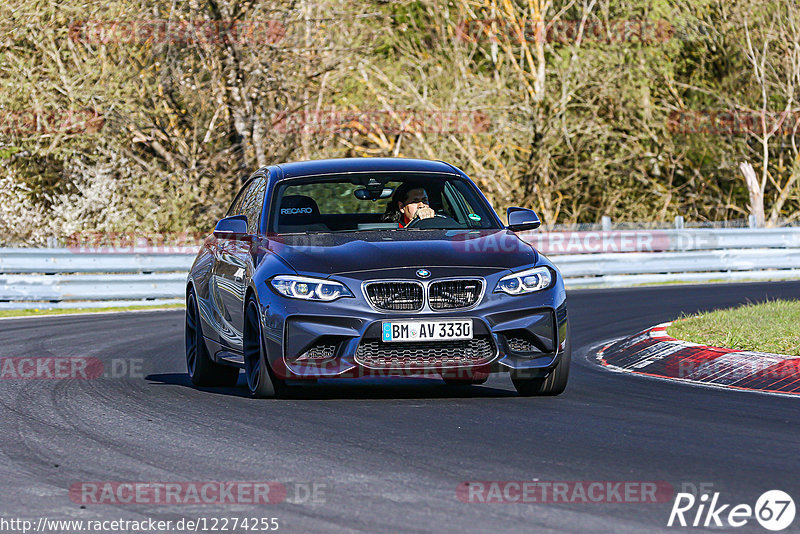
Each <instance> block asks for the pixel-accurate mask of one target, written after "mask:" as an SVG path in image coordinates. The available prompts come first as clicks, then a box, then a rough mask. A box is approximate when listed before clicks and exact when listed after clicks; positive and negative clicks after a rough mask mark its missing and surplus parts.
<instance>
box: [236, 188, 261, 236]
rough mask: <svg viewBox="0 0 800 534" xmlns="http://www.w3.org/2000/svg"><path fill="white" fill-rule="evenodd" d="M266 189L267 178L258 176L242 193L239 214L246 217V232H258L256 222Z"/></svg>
mask: <svg viewBox="0 0 800 534" xmlns="http://www.w3.org/2000/svg"><path fill="white" fill-rule="evenodd" d="M266 190H267V180H266V179H264V177H263V176H259V177H258V178H256V179H255V180H253V181H252V182H251V183H250V187H249V188H248V189H247V192H246V193H245V194H244V201H243V202H242V209H241V214H242V215H244V216H246V217H247V233H248V234H255V233H257V232H258V223H259V221H260V220H261V212H262V211H263V207H264V193H265V192H266Z"/></svg>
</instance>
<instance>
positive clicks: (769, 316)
mask: <svg viewBox="0 0 800 534" xmlns="http://www.w3.org/2000/svg"><path fill="white" fill-rule="evenodd" d="M667 334H669V335H670V336H672V337H674V338H676V339H682V340H684V341H691V342H693V343H700V344H702V345H709V346H712V347H726V348H729V349H736V350H755V351H760V352H774V353H777V354H788V355H792V356H797V355H800V301H795V300H774V301H769V302H765V303H761V304H746V305H743V306H739V307H738V308H731V309H728V310H717V311H713V312H708V313H701V314H698V315H691V316H683V317H681V318H680V320H678V321H676V322H675V323H673V324H672V326H670V327H669V328H667Z"/></svg>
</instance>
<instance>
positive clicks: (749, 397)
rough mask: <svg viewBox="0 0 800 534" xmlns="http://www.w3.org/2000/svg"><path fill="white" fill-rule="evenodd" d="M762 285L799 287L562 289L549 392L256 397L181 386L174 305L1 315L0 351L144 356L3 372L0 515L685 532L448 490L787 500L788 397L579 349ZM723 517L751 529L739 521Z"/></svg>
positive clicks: (799, 286) (428, 384)
mask: <svg viewBox="0 0 800 534" xmlns="http://www.w3.org/2000/svg"><path fill="white" fill-rule="evenodd" d="M776 297H787V298H800V282H787V283H754V284H736V285H712V286H663V287H657V288H634V289H621V290H595V291H586V292H571V293H570V294H569V306H570V315H571V320H572V333H573V336H574V337H573V339H574V346H575V348H576V351H575V354H574V357H573V362H574V363H573V371H572V375H571V377H570V384H569V387H568V389H567V391H566V392H565V393H564V394H563V395H562V396H560V397H555V398H520V397H517V396H516V394H515V393H514V390H513V388H512V386H511V382H510V380H509V378H508V377H507V376H504V375H499V376H496V377H494V376H493V377H492V378H491V379H490V381H489V382H488V383H487V384H486V385H485V386H480V387H455V388H452V387H448V386H445V385H444V384H442V383H441V382H439V381H433V380H425V379H412V380H408V379H406V380H402V379H401V381H399V382H398V381H397V380H387V379H384V380H382V381H380V382H378V383H376V382H369V383H363V382H362V383H357V382H353V381H347V382H342V383H336V382H330V381H329V382H327V383H324V384H321V385H318V386H316V387H314V388H311V389H304V390H303V394H302V395H301V396H299V397H298V398H293V399H289V400H252V399H249V398H247V396H246V394H245V392H244V389H243V388H238V389H215V390H198V389H195V388H193V387H190V385H189V383H188V380H187V378H186V375H185V367H184V362H183V347H182V344H183V337H182V336H183V313H182V311H167V312H151V313H124V314H115V315H98V316H76V317H69V316H62V317H51V318H30V319H15V320H4V321H0V356H2V357H25V356H33V357H47V356H71V357H74V356H83V357H85V356H92V357H96V358H100V359H102V360H103V361H104V362H105V363H106V364H109V363H110V361H111V359H112V358H117V359H123V360H126V359H127V360H129V361H134V362H136V361H138V362H140V363H141V366H142V369H141V371H139V372H134V373H133V374H132V376H127V377H125V378H113V377H108V378H100V379H95V380H3V381H2V383H0V454H2V457H0V481H2V484H0V516H2V517H5V518H28V519H34V520H36V519H38V518H39V517H47V518H49V519H68V518H83V519H98V518H107V519H119V518H125V519H139V520H140V519H143V518H148V517H152V518H159V519H165V520H166V519H169V520H173V521H175V520H178V519H180V518H192V517H206V518H212V517H218V518H219V517H235V516H238V517H244V516H249V517H277V518H279V520H280V525H281V528H280V530H279V531H282V532H351V531H364V532H404V531H413V532H459V531H460V532H654V531H661V530H670V531H672V532H675V531H676V530H681V529H674V528H673V529H667V528H666V522H667V518H668V515H669V511H670V509H671V501H670V502H666V503H661V504H630V503H627V504H568V503H559V504H481V503H464V502H461V501H459V500H458V499H457V498H456V487H457V486H458V485H459V484H460V483H461V482H463V481H467V480H530V479H539V480H540V481H593V480H598V481H619V480H630V481H667V482H669V483H670V484H671V485H672V486H673V487H674V488H675V489H676V490H678V489H680V487H681V486H682V484H686V483H689V484H694V485H699V484H701V483H711V484H713V488H714V491H719V492H721V494H722V495H721V499H722V500H723V501H724V502H728V503H740V502H742V503H749V504H750V505H753V504H755V500H756V498H757V497H758V496H759V495H760V494H761V493H762V492H764V491H766V490H769V489H782V490H784V491H786V492H788V493H789V494H790V495H793V496H794V498H795V501H796V502H798V503H800V462H798V451H799V450H800V404H798V399H792V398H785V397H778V396H769V395H763V394H757V393H748V392H741V391H725V390H716V389H708V388H699V387H693V386H690V385H685V384H678V383H672V382H668V381H662V380H654V379H647V378H642V377H637V376H630V375H626V374H620V373H612V372H609V371H607V370H605V369H603V368H601V367H600V366H598V365H597V364H596V363H594V361H590V360H589V359H587V352H588V351H589V348H590V347H591V346H593V345H596V344H598V343H600V342H601V341H604V340H608V339H610V338H614V337H619V336H623V335H626V334H631V333H634V332H636V331H638V330H641V329H643V328H645V327H648V326H650V325H653V324H656V323H659V322H663V321H666V320H669V319H671V318H674V317H675V316H677V315H678V314H679V313H680V312H693V311H696V310H700V309H712V308H717V307H727V306H730V305H734V304H737V303H742V302H746V301H748V300H750V301H756V300H763V299H765V298H776ZM240 382H241V379H240ZM84 481H131V482H137V481H138V482H147V481H151V482H152V481H161V482H187V481H278V482H282V483H284V484H286V485H287V487H288V488H290V490H292V489H293V488H294V491H296V488H298V487H305V486H303V484H306V483H316V484H317V487H318V489H319V492H320V493H319V494H318V502H316V503H310V502H298V501H303V500H304V499H303V498H302V497H303V496H302V495H301V497H300V498H299V499H298V498H297V496H291V495H290V499H289V501H293V502H289V501H287V502H284V503H281V504H274V505H262V506H259V507H254V506H252V505H227V504H226V505H205V506H202V505H194V504H185V505H152V504H127V505H122V504H120V505H93V504H87V505H85V507H84V508H81V507H80V505H79V504H78V503H75V502H73V501H72V500H70V498H69V496H68V489H69V488H70V486H71V485H72V484H75V483H77V482H84ZM320 485H324V487H321V486H320ZM797 525H800V518H798V519H796V520H795V523H794V526H793V528H794V529H795V530H796V529H797V528H798V527H797ZM693 530H695V531H697V530H698V529H693ZM737 530H738V531H739V532H742V531H760V532H764V530H763V529H761V528H760V527H759V526H758V525H757V524H756V523H755V522H754V521H752V520H751V522H750V524H749V525H748V526H746V527H744V528H741V529H737Z"/></svg>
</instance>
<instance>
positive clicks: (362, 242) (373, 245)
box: [268, 230, 538, 275]
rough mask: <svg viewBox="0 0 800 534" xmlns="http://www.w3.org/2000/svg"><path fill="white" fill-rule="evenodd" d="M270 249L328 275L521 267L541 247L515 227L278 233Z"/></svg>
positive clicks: (300, 269) (296, 264)
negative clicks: (439, 268)
mask: <svg viewBox="0 0 800 534" xmlns="http://www.w3.org/2000/svg"><path fill="white" fill-rule="evenodd" d="M268 246H269V249H270V251H272V252H273V253H275V254H277V255H278V256H279V257H280V258H281V259H283V260H284V261H285V262H286V263H288V264H289V265H290V266H291V267H292V268H293V269H294V270H296V271H297V272H298V273H318V274H324V275H332V274H343V273H356V272H361V271H374V270H378V269H397V268H407V267H416V268H423V267H424V268H431V267H477V268H486V269H493V270H496V269H516V268H520V267H525V266H528V265H532V264H535V263H536V260H537V259H538V255H537V252H536V250H535V249H534V248H533V247H532V246H531V245H529V244H527V243H526V242H524V241H522V240H521V239H520V238H519V237H517V235H516V234H515V233H513V232H511V231H509V230H398V231H375V232H363V231H362V232H344V233H328V234H297V235H276V236H270V237H269V245H268Z"/></svg>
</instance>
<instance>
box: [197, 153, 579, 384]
mask: <svg viewBox="0 0 800 534" xmlns="http://www.w3.org/2000/svg"><path fill="white" fill-rule="evenodd" d="M507 220H508V226H505V225H503V223H502V222H501V220H500V218H499V217H498V216H497V214H496V213H495V212H494V210H493V209H492V207H491V205H490V204H489V202H488V201H487V200H486V198H485V197H484V196H483V194H482V193H481V192H480V190H479V189H478V188H477V187H476V185H475V184H474V183H473V182H472V181H471V180H470V179H469V177H467V175H466V174H464V173H463V172H462V171H460V170H459V169H457V168H456V167H454V166H453V165H450V164H448V163H444V162H440V161H424V160H412V159H397V158H386V159H381V158H354V159H338V160H321V161H308V162H302V163H287V164H282V165H274V166H270V167H264V168H262V169H259V170H258V171H256V172H255V173H254V174H253V175H252V176H251V177H250V178H249V180H248V181H247V182H246V183H245V184H244V186H243V187H242V189H241V191H239V194H238V195H237V196H236V199H235V200H234V201H233V203H232V204H231V206H230V208H229V209H228V212H227V215H226V217H225V218H223V219H221V220H220V221H219V222H218V223H217V225H216V227H215V229H214V233H213V235H210V236H209V237H208V238H207V239H206V240H205V242H204V244H203V246H202V248H201V250H200V252H199V253H198V255H197V258H196V259H195V261H194V264H193V265H192V268H191V271H190V272H189V276H188V279H187V285H186V363H187V368H188V372H189V376H190V377H191V380H192V382H193V383H194V384H195V385H198V386H231V385H235V384H236V382H237V380H238V376H239V370H240V369H244V373H245V376H246V379H247V386H248V389H249V390H250V393H251V394H252V395H253V396H256V397H270V396H282V395H285V394H287V392H289V391H290V390H291V388H293V387H295V386H298V385H302V384H303V383H313V382H315V381H316V380H318V379H335V378H343V377H349V378H352V377H363V376H420V375H426V376H431V375H436V376H441V377H442V379H443V380H444V381H445V383H448V384H480V383H483V382H485V381H486V379H487V378H488V376H489V374H490V373H493V372H509V373H510V374H511V380H512V381H513V383H514V386H515V387H516V389H517V391H518V392H519V394H520V395H558V394H559V393H561V392H562V391H564V388H565V387H566V385H567V378H568V375H569V366H570V336H569V326H568V320H567V304H566V292H565V290H564V283H563V280H562V278H561V275H560V274H559V272H558V270H557V269H556V268H555V267H554V266H553V264H552V263H550V261H548V260H547V258H545V257H544V256H542V255H541V254H539V253H538V252H537V251H536V250H535V249H534V248H533V247H532V246H531V245H529V244H528V243H526V242H525V241H523V240H522V239H521V238H520V237H518V236H517V234H516V232H519V231H523V230H532V229H535V228H537V227H538V226H539V225H540V222H539V218H538V217H537V215H536V214H535V213H534V212H533V211H531V210H527V209H523V208H517V207H512V208H508V217H507Z"/></svg>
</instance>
